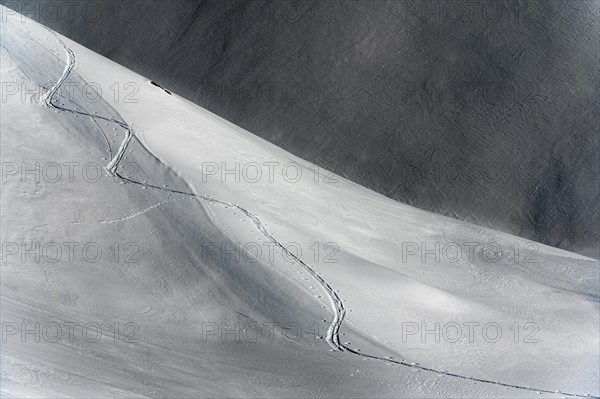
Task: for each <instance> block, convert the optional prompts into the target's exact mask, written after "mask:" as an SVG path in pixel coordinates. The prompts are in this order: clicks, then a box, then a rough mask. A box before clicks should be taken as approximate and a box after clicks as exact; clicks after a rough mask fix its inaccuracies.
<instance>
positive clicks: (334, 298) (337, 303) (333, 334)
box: [41, 28, 600, 399]
mask: <svg viewBox="0 0 600 399" xmlns="http://www.w3.org/2000/svg"><path fill="white" fill-rule="evenodd" d="M46 29H47V30H48V31H49V32H50V33H52V34H53V35H54V36H55V37H56V38H57V40H58V42H59V43H60V45H61V46H62V47H63V48H64V50H65V52H66V53H67V57H68V61H67V65H66V66H65V69H64V71H63V75H62V76H61V77H60V78H59V80H58V81H57V83H56V84H55V85H54V86H53V87H52V88H51V89H50V90H49V91H48V92H47V93H46V94H45V95H44V96H42V98H41V100H42V101H41V102H42V104H43V105H45V106H46V107H49V108H54V109H58V110H60V111H64V112H73V113H78V114H80V115H86V116H89V117H91V118H99V119H102V120H106V121H110V122H113V123H116V124H118V125H119V126H121V127H122V128H124V129H126V130H127V134H126V136H125V139H124V140H123V142H122V143H121V146H120V148H119V151H118V152H117V154H116V155H115V156H114V157H113V158H112V160H111V161H110V162H109V163H108V165H107V166H106V169H107V171H108V172H109V173H110V174H111V175H113V176H115V177H117V178H118V179H120V180H122V181H123V182H127V183H132V184H136V185H140V186H143V187H146V188H154V189H157V190H163V191H167V192H171V193H176V194H181V195H185V196H189V197H195V198H199V199H202V200H204V201H207V202H213V203H218V204H221V205H223V206H226V207H231V208H235V209H237V210H238V211H240V212H242V213H243V214H244V215H246V216H247V217H248V218H249V219H250V220H251V221H252V222H253V224H254V225H255V227H256V228H257V229H258V230H259V231H260V232H261V233H262V234H263V235H264V236H265V237H266V238H267V239H269V240H271V241H272V242H273V243H275V244H276V245H277V246H278V247H279V248H281V250H282V251H284V252H285V253H286V254H287V255H289V256H290V257H291V258H293V259H294V260H295V261H296V262H297V263H298V264H299V265H300V266H301V267H302V268H303V269H304V270H306V272H307V273H309V274H310V275H311V276H312V277H313V278H314V279H315V281H316V282H317V283H319V285H320V286H321V287H322V288H323V290H324V291H325V292H327V294H328V296H329V299H330V302H331V305H332V308H333V311H334V314H335V317H334V320H333V322H332V324H331V325H330V326H329V329H328V331H327V338H326V341H327V343H328V344H329V345H330V346H331V347H332V348H333V349H336V350H339V351H344V352H349V353H352V354H354V355H357V356H360V357H362V358H366V359H373V360H379V361H383V362H387V363H394V364H398V365H402V366H406V367H410V368H413V369H419V370H423V371H428V372H431V373H436V374H439V375H445V376H449V377H454V378H459V379H463V380H468V381H473V382H479V383H482V384H490V385H496V386H502V387H505V388H514V389H520V390H525V391H530V392H536V393H548V394H559V395H566V396H572V397H578V398H595V399H600V397H597V396H591V395H589V394H588V395H582V394H574V393H568V392H563V391H560V390H554V391H553V390H548V389H536V388H533V387H526V386H521V385H516V384H510V383H505V382H501V381H492V380H486V379H483V378H477V377H470V376H465V375H461V374H456V373H451V372H449V371H442V370H438V369H433V368H429V367H425V366H421V365H417V364H411V363H408V362H404V361H400V360H395V359H391V358H389V357H381V356H376V355H369V354H367V353H363V352H359V351H357V350H355V349H352V348H349V347H347V346H345V345H344V344H343V343H341V342H340V339H339V330H340V327H341V326H342V323H343V321H344V318H345V315H346V310H345V308H344V305H343V303H342V300H341V299H340V297H339V296H338V295H337V293H336V292H335V291H334V290H333V288H332V287H331V286H330V285H329V283H327V282H326V281H325V280H324V279H323V278H322V277H321V276H320V275H319V274H318V273H317V272H316V271H315V270H314V269H313V268H311V267H310V266H309V265H308V264H306V263H305V262H304V261H303V260H302V259H300V258H298V257H297V256H295V255H294V254H292V253H291V252H290V251H289V250H288V249H287V248H286V247H285V246H284V245H283V244H282V243H281V242H279V241H278V240H276V239H275V238H274V237H273V235H272V234H271V233H270V232H269V231H268V230H267V229H266V228H265V227H264V225H263V224H262V222H261V221H260V219H259V218H258V217H257V216H256V215H255V214H253V213H251V212H250V211H248V210H246V209H245V208H243V207H241V206H239V205H237V204H234V203H231V202H225V201H221V200H218V199H215V198H212V197H210V196H208V195H204V194H195V193H188V192H184V191H179V190H172V189H169V188H164V187H158V186H155V185H152V184H146V183H140V182H137V181H135V180H131V179H129V178H126V177H123V176H121V175H120V174H119V172H118V170H117V169H118V164H119V162H120V161H121V159H122V157H123V154H124V153H125V150H126V149H127V146H128V144H129V143H130V141H131V139H132V137H133V136H134V135H135V134H134V132H133V129H132V128H131V126H129V125H128V124H127V123H126V122H121V121H117V120H115V119H112V118H106V117H101V116H98V115H91V114H89V113H87V112H81V111H74V110H69V109H66V108H61V107H57V106H55V105H54V104H52V97H53V96H54V94H55V93H56V92H57V90H58V89H59V88H60V86H61V85H62V84H63V83H64V82H65V80H66V79H67V77H68V75H69V74H70V73H71V71H72V70H73V68H74V66H75V54H74V53H73V51H72V50H71V48H69V47H68V46H67V45H66V43H65V42H64V41H63V40H62V39H61V38H60V37H59V36H58V35H57V34H56V33H55V32H54V31H52V30H51V29H49V28H46ZM140 145H142V143H141V142H140ZM158 205H160V204H158ZM158 205H156V206H158Z"/></svg>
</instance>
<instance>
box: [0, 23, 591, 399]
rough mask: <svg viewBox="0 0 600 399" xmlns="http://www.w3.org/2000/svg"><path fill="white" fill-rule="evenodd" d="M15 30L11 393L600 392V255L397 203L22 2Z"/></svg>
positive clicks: (5, 134) (9, 237) (7, 191)
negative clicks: (115, 58)
mask: <svg viewBox="0 0 600 399" xmlns="http://www.w3.org/2000/svg"><path fill="white" fill-rule="evenodd" d="M1 45H2V47H1V48H0V51H1V57H2V63H1V77H2V83H3V84H2V104H1V107H2V108H1V123H2V137H1V140H2V165H3V173H2V177H3V187H2V243H3V248H2V269H1V271H2V276H1V277H2V278H1V289H2V291H1V310H2V313H1V314H2V339H3V341H2V377H1V378H2V387H1V388H2V395H4V396H7V397H56V396H71V397H102V396H117V397H138V396H140V397H142V396H152V397H157V396H170V397H192V396H193V397H214V396H218V397H341V396H343V397H477V398H479V397H530V396H533V395H534V394H536V393H538V394H540V395H541V396H548V397H564V396H578V397H585V395H592V396H596V397H597V396H599V395H600V388H599V385H598V380H597V376H598V373H599V355H600V354H599V339H598V336H599V332H600V331H599V326H598V321H599V316H598V314H599V313H598V312H599V308H598V302H599V300H598V299H599V295H598V288H599V284H598V283H599V269H598V261H595V260H592V259H589V258H585V257H583V256H580V255H577V254H574V253H570V252H566V251H563V250H559V249H556V248H552V247H548V246H544V245H541V244H537V243H533V242H528V241H526V240H524V239H522V238H518V237H515V236H511V235H508V234H505V233H500V232H496V231H493V230H489V229H484V228H481V227H476V226H473V225H470V224H467V223H463V222H459V221H456V220H454V219H449V218H446V217H442V216H439V215H436V214H432V213H429V212H425V211H422V210H419V209H417V208H414V207H411V206H408V205H404V204H401V203H398V202H395V201H393V200H391V199H388V198H386V197H383V196H381V195H379V194H376V193H374V192H373V191H370V190H368V189H366V188H364V187H361V186H359V185H357V184H354V183H351V182H349V181H347V180H345V179H343V178H341V177H339V176H336V175H333V174H331V173H329V172H328V171H326V170H323V169H318V168H316V167H315V166H314V165H311V164H309V163H308V162H306V161H304V160H302V159H300V158H297V157H295V156H293V155H291V154H289V153H287V152H286V151H284V150H282V149H280V148H278V147H276V146H274V145H273V144H270V143H268V142H267V141H265V140H262V139H260V138H258V137H256V136H254V135H252V134H251V133H249V132H247V131H245V130H243V129H241V128H239V127H237V126H235V125H233V124H231V123H229V122H227V121H225V120H223V119H221V118H219V117H217V116H215V115H214V114H211V113H210V112H208V111H206V110H204V109H202V108H200V107H198V106H196V105H194V104H192V103H190V102H188V101H186V100H184V99H182V98H181V97H179V96H177V95H176V94H175V93H167V92H165V90H163V89H162V88H161V87H160V86H158V85H156V84H151V82H150V81H149V80H147V79H145V78H143V77H141V76H139V75H137V74H135V73H133V72H131V71H129V70H128V69H126V68H123V67H121V66H119V65H118V64H115V63H114V62H112V61H110V60H108V59H106V58H104V57H102V56H99V55H97V54H95V53H94V52H92V51H90V50H88V49H86V48H84V47H82V46H80V45H78V44H77V43H75V42H73V41H71V40H69V39H67V38H65V37H63V36H61V35H58V34H56V33H54V32H52V31H50V30H48V29H46V28H45V27H43V26H41V25H39V24H37V23H35V22H33V21H31V20H27V19H22V18H21V17H20V16H18V15H12V16H9V17H8V18H7V20H6V22H4V23H2V32H1ZM92 82H93V85H88V88H89V87H92V86H93V87H94V90H92V91H91V92H90V91H89V90H88V91H86V90H82V88H83V87H85V86H86V84H87V83H92ZM128 85H129V86H128ZM69 87H71V88H73V90H68V88H69ZM25 89H26V90H25ZM129 89H133V91H132V90H129ZM94 93H95V94H99V93H102V95H101V96H100V95H98V96H95V95H94ZM131 93H133V94H131ZM128 95H130V98H129V100H131V101H126V100H127V96H128ZM36 162H37V163H39V165H40V166H39V169H38V171H37V172H36V171H35V166H34V165H35V164H36ZM32 170H33V172H32ZM57 170H58V171H62V175H61V176H58V175H57ZM70 171H71V172H73V173H72V174H71V173H69V172H70ZM36 173H38V175H37V176H36ZM38 177H39V178H38ZM51 243H54V244H55V245H50V244H51ZM67 243H76V245H71V247H72V248H74V250H73V252H69V251H62V252H59V254H62V256H61V257H59V256H57V255H56V252H52V251H54V250H55V249H56V248H58V247H60V248H67V247H68V245H67ZM36 245H39V247H40V248H41V249H40V250H39V251H36ZM90 248H91V249H90ZM90 253H91V255H90ZM36 323H38V324H39V329H38V330H37V331H36V327H35V326H36ZM56 326H60V327H58V328H57V327H56ZM67 326H72V330H70V329H69V328H68V327H67ZM59 329H60V331H62V334H61V335H60V334H56V331H57V330H59ZM115 331H118V332H119V334H115ZM98 332H100V334H97V333H98ZM540 395H536V396H540Z"/></svg>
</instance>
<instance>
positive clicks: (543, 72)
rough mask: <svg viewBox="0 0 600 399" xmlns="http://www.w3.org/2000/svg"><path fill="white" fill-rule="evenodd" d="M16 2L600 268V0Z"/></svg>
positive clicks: (263, 125)
mask: <svg viewBox="0 0 600 399" xmlns="http://www.w3.org/2000/svg"><path fill="white" fill-rule="evenodd" d="M0 3H4V4H6V5H7V6H8V7H11V8H13V9H15V10H17V12H18V11H19V10H22V11H21V12H22V13H25V12H26V13H27V15H28V16H34V17H35V18H36V19H37V21H38V22H41V23H42V24H44V25H46V26H49V27H51V28H53V29H55V30H56V31H58V32H60V33H61V34H63V35H65V36H67V37H69V38H71V39H73V40H74V41H76V42H78V43H80V44H82V45H84V46H86V47H88V48H90V49H92V50H94V51H96V52H98V53H100V54H102V55H104V56H106V57H108V58H110V59H111V60H113V61H115V62H117V63H119V64H121V65H123V66H126V67H127V68H130V69H131V70H133V71H135V72H137V73H139V74H141V75H143V76H145V77H148V78H149V79H151V80H154V81H155V82H158V84H160V85H161V86H162V87H164V88H165V89H168V90H169V91H172V92H174V93H177V94H178V95H180V96H182V97H184V98H187V99H189V100H191V101H192V102H195V103H196V104H198V105H200V106H201V107H203V108H206V109H208V110H210V111H212V112H214V113H216V114H217V115H219V116H222V117H224V118H225V119H227V120H229V121H231V122H233V123H234V124H236V125H239V126H241V127H243V128H245V129H247V130H249V131H251V132H253V133H255V134H257V135H258V136H260V137H262V138H264V139H266V140H268V141H270V142H271V143H273V144H275V145H277V146H279V147H281V148H283V149H285V150H287V151H289V152H291V153H293V154H295V155H297V156H299V157H300V158H303V159H305V160H307V161H310V162H312V163H315V164H317V165H319V166H321V167H324V168H326V169H328V170H330V171H332V172H335V173H337V174H339V175H342V176H344V177H346V178H348V179H350V180H352V181H354V182H356V183H358V184H360V185H363V186H366V187H368V188H370V189H372V190H374V191H377V192H379V193H381V194H384V195H385V196H387V197H389V198H392V199H395V200H397V201H400V202H403V203H407V204H410V205H414V206H416V207H418V208H421V209H425V210H429V211H432V212H435V213H438V214H444V215H446V216H451V217H454V218H457V219H459V220H464V221H467V222H470V223H474V224H477V225H481V226H485V227H490V228H493V229H495V230H501V231H504V232H508V233H511V234H515V235H518V236H521V237H525V238H527V239H530V240H533V241H537V242H542V243H545V244H548V245H551V246H555V247H559V248H562V249H566V250H569V251H574V252H577V253H580V254H583V255H585V256H589V257H592V258H595V259H598V256H600V252H599V246H600V212H599V211H598V208H597V207H594V206H592V204H593V203H594V202H598V198H600V184H598V170H600V156H599V154H600V132H599V129H598V127H599V126H600V102H599V101H598V95H597V94H598V92H599V91H600V74H599V73H598V53H597V49H598V36H599V35H600V7H599V3H598V1H597V0H572V1H571V0H494V1H489V0H468V1H439V0H402V1H398V0H387V1H385V0H384V1H380V0H352V1H344V0H333V1H322V0H312V1H311V0H303V1H300V2H298V1H269V0H264V1H263V0H252V1H246V0H228V1H198V0H172V1H164V0H127V1H114V0H109V1H102V2H98V1H95V0H58V1H57V0H19V1H16V0H0ZM90 3H91V4H90ZM57 5H58V12H57V11H56V8H57ZM373 154H376V156H373ZM592 183H593V184H592Z"/></svg>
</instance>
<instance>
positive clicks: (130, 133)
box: [3, 22, 598, 397]
mask: <svg viewBox="0 0 600 399" xmlns="http://www.w3.org/2000/svg"><path fill="white" fill-rule="evenodd" d="M29 24H30V25H32V24H33V23H31V22H30V23H29ZM46 30H47V31H48V33H49V34H50V35H51V36H53V37H54V38H55V39H56V41H57V43H58V44H59V45H60V47H61V48H62V49H63V50H64V53H65V54H66V62H65V66H64V69H63V72H62V74H61V76H60V77H59V78H58V80H57V81H56V82H55V83H54V84H53V85H52V87H51V88H50V89H49V90H48V91H47V92H46V93H44V94H43V95H42V96H41V97H40V99H39V102H40V104H41V105H43V106H44V107H46V108H49V109H54V110H57V111H60V112H64V113H69V114H72V115H73V116H76V117H80V116H81V117H87V118H90V119H91V120H92V122H93V126H95V127H97V130H98V131H97V134H98V135H99V136H100V135H101V136H103V139H104V141H105V142H106V143H107V144H108V149H106V152H108V153H109V154H110V155H111V157H110V159H107V163H106V165H105V169H106V172H107V174H108V175H109V176H111V177H113V178H115V179H116V180H117V181H118V182H120V183H122V184H124V185H125V186H127V185H134V186H138V187H141V188H143V189H145V190H148V189H150V190H152V192H154V193H156V192H161V193H164V195H166V196H168V197H167V198H166V199H163V200H156V201H154V203H152V201H151V202H150V203H149V205H148V206H144V207H141V208H139V209H138V210H136V211H132V212H128V213H125V216H120V217H111V218H105V219H100V220H99V222H100V223H102V224H107V223H109V224H113V223H122V222H124V221H127V220H130V219H133V218H137V217H139V216H142V215H146V214H149V213H152V212H155V211H156V210H157V209H161V207H168V206H172V205H175V204H176V203H182V202H187V201H182V200H186V199H198V200H200V201H201V202H204V203H207V204H216V205H219V206H221V207H223V208H224V209H230V210H234V211H237V212H239V213H241V214H242V215H244V217H245V218H246V220H248V221H250V222H251V223H252V225H253V226H254V228H255V229H256V230H257V231H258V232H259V233H260V234H261V235H262V237H263V239H265V240H266V241H267V242H269V243H272V244H274V245H275V246H276V247H277V248H278V249H279V250H280V251H281V252H282V253H284V254H285V255H286V256H287V257H288V258H289V259H292V260H293V263H294V264H295V265H296V266H297V267H298V268H300V269H301V270H302V272H304V273H306V274H308V275H309V276H310V277H311V278H312V279H313V280H314V281H315V282H316V283H317V284H318V285H319V286H320V287H321V289H322V290H323V292H324V293H325V294H326V296H327V298H328V300H329V304H330V307H331V311H332V313H333V320H332V321H331V322H330V323H329V325H328V328H327V333H326V336H325V341H326V342H327V343H328V344H329V346H330V347H331V348H332V349H333V350H334V351H339V352H345V353H350V354H352V355H353V356H356V358H362V359H363V360H375V361H377V362H378V363H381V364H382V365H386V364H388V365H401V366H404V367H405V368H406V370H410V369H412V370H415V371H419V370H420V371H425V372H429V373H433V374H436V375H439V376H446V377H451V378H455V379H457V380H458V381H468V382H470V383H476V384H482V385H483V386H494V387H501V388H504V389H515V390H517V391H521V392H522V391H528V392H535V393H538V394H542V393H544V394H551V395H554V394H558V395H563V396H564V395H566V396H572V397H590V396H593V395H590V394H588V393H579V392H573V391H567V390H563V389H552V388H550V387H547V386H543V385H541V384H539V383H532V384H531V386H525V385H521V384H518V383H511V382H508V381H505V380H503V379H494V378H480V377H474V376H469V375H465V374H463V373H460V372H454V371H447V369H450V370H451V369H452V365H444V366H443V367H432V366H426V365H421V364H418V363H416V362H410V361H407V360H397V359H395V356H397V350H391V349H390V350H386V348H385V345H383V346H384V348H383V349H382V350H380V351H378V352H380V353H378V354H375V353H369V352H368V351H366V350H361V349H357V348H355V347H352V346H351V345H350V344H348V343H344V342H343V340H342V338H341V337H340V334H341V330H342V328H344V326H345V323H344V322H345V319H346V316H347V309H346V306H345V305H344V299H343V296H341V295H340V294H338V290H337V289H336V288H335V285H334V284H333V283H331V282H329V281H327V279H326V278H325V277H324V274H323V273H321V272H318V271H317V270H316V268H315V267H314V266H311V265H310V264H309V262H306V261H305V260H303V259H302V257H300V256H297V255H296V254H294V253H292V252H291V251H290V250H289V249H288V248H287V247H286V245H285V241H284V239H283V236H282V234H279V233H277V234H275V233H273V232H272V231H270V230H269V229H268V228H267V223H265V222H263V221H262V220H261V219H262V218H261V217H259V216H258V215H259V214H258V213H254V212H252V211H251V210H250V209H249V208H248V207H247V206H246V205H240V204H238V203H236V202H235V201H227V200H224V199H218V198H217V197H215V196H213V195H209V194H204V193H198V192H194V189H192V187H190V185H189V184H188V183H187V182H186V181H185V180H184V179H183V178H182V177H180V176H179V175H180V174H181V172H174V171H173V170H170V168H171V167H169V166H167V165H165V164H159V165H155V167H156V168H158V169H161V170H165V171H168V172H166V175H167V176H171V180H169V184H167V185H166V184H161V182H160V181H156V182H155V181H152V179H145V180H139V179H136V178H131V177H128V176H125V175H124V174H123V173H122V172H121V171H120V167H121V166H122V165H121V164H122V163H123V161H124V159H126V156H127V154H128V150H129V151H133V149H131V148H130V147H131V145H132V143H133V142H137V143H138V145H141V141H140V137H138V135H136V130H135V129H134V126H133V125H132V124H130V123H128V122H127V118H126V117H124V116H122V115H120V114H119V112H117V111H116V110H111V111H110V114H108V113H107V114H101V113H98V111H96V112H94V113H91V112H88V111H86V110H85V109H84V108H83V107H81V105H80V104H77V103H75V102H73V104H74V105H75V106H76V107H75V109H71V108H69V107H66V106H65V105H57V104H56V103H55V102H56V98H57V96H58V95H59V93H60V89H61V86H62V85H63V84H65V82H67V81H68V79H69V78H70V75H71V74H72V73H73V71H74V70H75V67H76V65H77V64H78V62H77V52H78V51H77V50H74V49H73V48H72V47H71V46H70V45H69V44H67V42H66V41H65V40H63V39H62V38H61V36H60V35H58V34H56V33H55V32H53V31H51V30H50V29H47V28H46ZM4 40H6V39H4V38H3V41H4ZM7 51H8V50H7ZM83 73H85V71H83ZM140 106H141V105H140ZM101 110H102V111H107V109H101ZM101 123H109V124H113V125H114V126H116V127H115V130H116V129H117V128H120V129H122V130H123V132H124V134H123V139H122V141H121V142H120V144H119V146H118V149H117V150H116V151H115V152H114V155H113V146H112V145H111V144H110V142H109V139H108V138H107V136H106V134H105V132H104V131H103V129H102V128H101V125H100V124H101ZM90 134H91V133H90ZM144 150H145V151H148V153H151V150H149V149H147V148H144ZM144 172H146V173H147V174H148V173H149V172H150V171H144ZM173 187H174V188H173ZM201 188H202V185H200V189H201ZM173 195H174V196H176V197H175V198H173V197H172V196H173ZM150 199H151V198H150ZM375 206H377V205H376V204H375ZM188 217H190V218H194V215H193V214H192V215H188ZM268 224H271V223H268ZM276 236H277V237H279V238H276ZM317 240H318V239H317ZM290 241H291V240H290ZM578 258H579V257H578ZM563 259H567V261H568V259H569V258H565V257H563ZM573 262H575V261H573ZM471 266H472V265H470V266H469V267H471ZM348 267H349V269H352V267H351V266H348ZM593 267H594V266H592V270H593ZM574 268H577V263H576V264H575V266H574ZM582 273H583V274H585V272H582ZM588 280H589V278H588V277H585V278H584V281H588ZM283 300H284V299H283ZM595 306H597V297H596V299H595V303H594V305H592V307H595ZM237 313H239V312H237ZM355 328H356V327H355ZM358 330H360V328H358ZM359 334H360V333H359ZM380 346H381V345H376V346H374V347H380ZM432 358H435V355H433V356H432ZM429 360H431V359H429ZM346 361H352V360H348V358H347V359H346ZM357 370H358V369H357ZM489 374H491V375H493V372H490V373H489ZM396 394H397V395H398V396H400V395H402V392H396ZM424 394H425V395H428V394H431V392H424ZM473 394H474V395H475V396H477V395H479V394H481V392H480V391H477V392H475V393H473ZM462 395H463V396H464V393H463V394H462ZM492 395H494V394H493V393H492ZM517 395H518V393H517ZM373 396H377V394H376V393H373ZM459 396H461V395H459ZM593 397H598V396H593Z"/></svg>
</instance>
